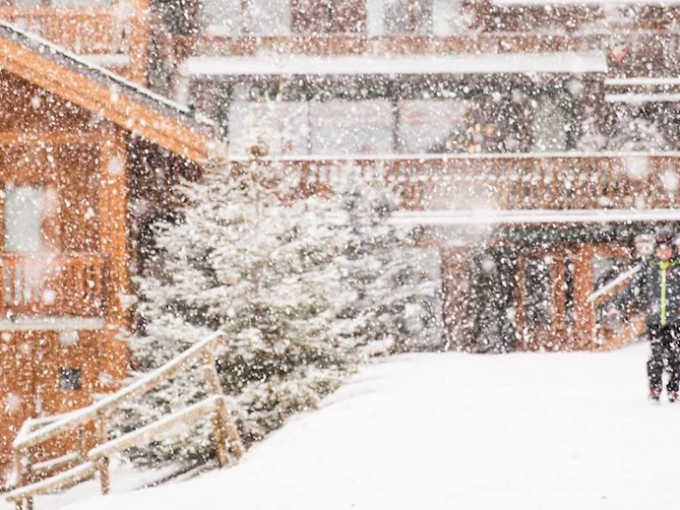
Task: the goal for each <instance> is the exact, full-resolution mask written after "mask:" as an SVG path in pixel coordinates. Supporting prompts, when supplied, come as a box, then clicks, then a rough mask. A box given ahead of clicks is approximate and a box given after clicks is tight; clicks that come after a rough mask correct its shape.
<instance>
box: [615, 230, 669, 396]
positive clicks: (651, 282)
mask: <svg viewBox="0 0 680 510" xmlns="http://www.w3.org/2000/svg"><path fill="white" fill-rule="evenodd" d="M631 301H636V302H637V304H638V306H639V308H640V309H641V310H642V311H644V313H645V322H646V323H647V330H648V332H649V339H650V342H651V355H650V358H649V361H648V362H647V377H648V380H649V398H650V399H652V400H655V401H658V400H659V398H660V397H661V388H662V384H663V383H662V378H663V372H664V367H665V368H666V370H667V371H668V382H667V384H666V391H667V392H668V400H670V401H671V402H675V401H676V400H677V399H678V386H679V385H680V260H678V258H677V249H676V246H675V243H674V239H673V235H672V233H671V232H670V231H666V230H663V231H660V232H659V233H658V234H657V236H656V246H655V249H654V255H653V256H652V257H650V258H649V259H648V260H646V261H644V262H643V265H642V267H641V269H640V271H638V273H637V274H636V275H635V276H634V277H633V280H632V281H631V282H630V284H629V285H628V286H627V287H626V288H625V289H624V290H623V291H622V292H621V293H620V294H619V295H618V296H617V297H616V298H615V300H614V303H613V305H614V306H615V307H616V308H617V309H618V310H623V309H625V308H626V307H627V305H628V304H629V303H630V302H631Z"/></svg>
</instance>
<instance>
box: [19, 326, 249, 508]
mask: <svg viewBox="0 0 680 510" xmlns="http://www.w3.org/2000/svg"><path fill="white" fill-rule="evenodd" d="M223 341H224V337H223V336H222V335H221V334H219V333H215V334H213V335H210V336H208V337H207V338H205V339H204V340H202V341H201V342H199V343H197V344H196V345H194V346H193V347H191V348H190V349H187V350H186V351H184V352H183V353H181V354H180V355H179V356H177V357H176V358H174V359H173V360H171V361H169V362H168V363H166V364H165V365H163V366H162V367H160V368H158V369H157V370H155V371H153V372H151V373H149V374H148V375H146V376H144V377H142V378H140V379H138V380H137V381H135V382H134V383H132V384H130V385H129V386H127V387H125V388H123V389H122V390H120V391H118V392H116V393H113V394H111V395H108V396H107V397H105V398H103V399H102V400H100V401H98V402H96V403H94V404H92V405H91V406H88V407H85V408H83V409H79V410H76V411H73V412H71V413H68V414H64V415H60V416H56V417H51V418H39V419H30V420H27V421H26V422H25V423H24V425H23V426H22V428H21V430H20V431H19V434H18V435H17V437H16V439H15V440H14V443H13V448H14V452H15V458H16V466H17V473H18V481H17V486H16V488H14V489H13V490H12V491H11V492H9V493H8V494H7V495H6V499H7V500H8V501H10V502H12V503H14V504H15V505H16V509H17V510H31V509H32V508H33V500H34V498H35V497H36V496H40V495H43V494H50V493H54V492H58V491H62V490H65V489H67V488H69V487H72V486H74V485H77V484H79V483H82V482H85V481H87V480H92V479H94V478H98V481H99V484H100V485H101V492H102V494H108V493H109V492H110V490H111V479H110V478H111V477H110V472H109V462H110V458H111V456H112V455H114V454H118V453H121V452H123V451H125V450H127V449H128V448H131V447H135V446H141V445H143V444H148V443H149V442H151V441H153V440H154V439H156V438H158V437H159V436H161V435H165V434H170V433H171V432H173V431H176V430H178V429H180V428H183V427H186V426H187V425H189V424H191V423H194V422H197V421H198V420H201V419H205V418H209V419H211V421H212V429H213V434H212V440H213V441H214V443H215V448H216V450H217V462H218V464H219V466H220V467H224V466H227V465H228V464H229V463H230V454H231V455H233V456H234V457H235V458H240V457H241V456H242V455H243V453H244V448H243V444H242V442H241V438H240V436H239V434H238V431H237V429H236V426H235V424H234V422H233V420H232V419H231V416H230V413H229V410H228V407H227V399H226V397H225V396H224V395H223V394H222V389H221V385H220V382H219V377H218V374H217V369H216V368H215V354H214V352H215V350H216V348H217V347H218V346H219V345H220V344H221V343H222V342H223ZM196 363H202V364H203V369H204V380H205V383H206V388H207V391H206V393H207V394H208V396H207V397H206V398H205V399H204V400H202V401H200V402H197V403H195V404H193V405H191V406H189V407H186V408H185V409H182V410H180V411H178V412H176V413H174V414H169V415H167V416H164V417H163V418H161V419H159V420H157V421H155V422H152V423H150V424H148V425H146V426H144V427H142V428H140V429H137V430H133V431H131V432H129V433H127V434H124V435H122V436H119V437H116V438H115V439H109V431H108V424H109V423H110V420H111V417H112V416H113V415H114V413H115V412H116V411H120V410H121V408H122V407H123V406H124V405H125V404H126V403H128V402H131V401H134V400H135V399H138V398H140V397H141V396H143V395H145V394H147V393H149V392H151V391H153V390H154V389H156V388H157V387H158V386H159V385H161V384H163V383H165V382H167V381H168V380H169V379H171V378H172V377H173V376H175V375H177V374H178V373H180V372H182V371H183V370H185V369H187V368H188V367H190V366H193V365H195V364H196ZM92 431H94V435H92V434H91V432H92ZM74 435H75V436H76V437H77V441H71V442H72V443H74V444H75V445H76V447H75V448H74V449H73V451H69V452H67V453H65V454H63V455H61V456H60V457H57V458H54V459H50V460H48V461H43V462H37V461H36V451H37V450H39V449H40V448H41V447H44V446H45V445H46V444H47V443H53V442H54V441H59V440H60V439H61V440H65V438H69V437H73V436H74ZM91 437H93V438H94V441H93V440H92V439H91ZM65 442H67V443H68V440H66V441H65Z"/></svg>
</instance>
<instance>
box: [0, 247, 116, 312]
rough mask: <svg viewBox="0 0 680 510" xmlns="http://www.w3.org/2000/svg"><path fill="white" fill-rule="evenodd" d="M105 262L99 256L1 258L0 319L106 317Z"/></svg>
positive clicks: (23, 256)
mask: <svg viewBox="0 0 680 510" xmlns="http://www.w3.org/2000/svg"><path fill="white" fill-rule="evenodd" d="M103 275H104V261H103V259H102V258H101V257H97V256H65V255H57V256H46V255H37V254H36V255H33V254H30V255H23V254H22V255H18V254H16V255H15V254H4V255H2V256H0V318H12V317H16V316H22V315H24V316H25V315H29V316H74V317H98V316H101V315H102V309H103V302H104V292H103V279H104V276H103Z"/></svg>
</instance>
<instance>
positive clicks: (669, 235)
mask: <svg viewBox="0 0 680 510" xmlns="http://www.w3.org/2000/svg"><path fill="white" fill-rule="evenodd" d="M664 244H665V245H666V246H669V247H671V248H675V236H674V235H673V232H671V231H670V230H668V229H661V230H659V231H658V232H657V233H656V245H657V246H661V245H664Z"/></svg>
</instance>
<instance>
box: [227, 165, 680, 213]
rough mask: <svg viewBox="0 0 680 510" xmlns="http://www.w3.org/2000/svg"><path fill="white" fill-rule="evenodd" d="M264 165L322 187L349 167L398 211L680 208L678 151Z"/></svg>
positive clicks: (330, 185)
mask: <svg viewBox="0 0 680 510" xmlns="http://www.w3.org/2000/svg"><path fill="white" fill-rule="evenodd" d="M263 163H264V164H270V165H279V166H280V167H281V171H282V172H283V171H286V170H288V171H294V172H298V173H299V174H300V177H301V180H302V185H303V186H304V187H305V188H307V189H311V190H322V191H323V190H333V189H334V188H336V184H337V183H339V182H342V181H343V179H344V176H343V174H345V173H346V172H348V171H349V170H350V168H353V169H354V170H356V172H357V173H358V174H359V175H361V176H362V177H363V179H365V180H367V181H369V182H379V183H387V184H389V185H390V186H393V188H394V189H395V191H396V192H397V193H398V194H399V195H400V196H401V197H402V199H403V203H402V205H403V208H404V209H406V210H407V211H413V212H418V211H421V212H432V211H440V212H441V211H447V212H458V213H462V214H465V213H468V212H470V211H478V210H494V211H519V212H521V211H530V210H531V211H534V213H533V215H534V216H535V215H536V212H535V211H538V210H540V211H543V212H544V213H551V212H553V213H554V212H560V213H563V212H564V211H572V212H574V213H583V212H588V211H591V212H592V211H595V212H597V211H609V212H611V213H612V214H618V216H619V217H625V215H626V214H627V213H628V212H635V213H642V212H644V211H659V210H664V211H670V210H672V209H677V208H680V154H664V155H650V154H640V153H631V154H602V155H584V154H573V155H572V154H545V155H541V154H513V155H492V154H488V155H474V156H470V155H456V156H432V155H423V156H408V155H404V156H384V157H374V158H368V157H367V158H360V157H357V158H347V157H337V158H323V157H319V158H304V159H284V160H281V161H274V160H271V161H267V160H264V162H263ZM248 164H249V163H247V162H246V161H238V162H234V163H233V165H235V166H246V165H248ZM553 216H554V214H553Z"/></svg>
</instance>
